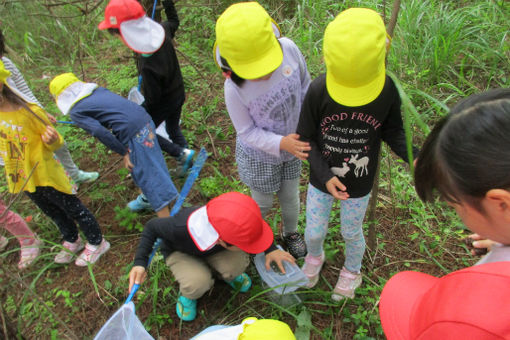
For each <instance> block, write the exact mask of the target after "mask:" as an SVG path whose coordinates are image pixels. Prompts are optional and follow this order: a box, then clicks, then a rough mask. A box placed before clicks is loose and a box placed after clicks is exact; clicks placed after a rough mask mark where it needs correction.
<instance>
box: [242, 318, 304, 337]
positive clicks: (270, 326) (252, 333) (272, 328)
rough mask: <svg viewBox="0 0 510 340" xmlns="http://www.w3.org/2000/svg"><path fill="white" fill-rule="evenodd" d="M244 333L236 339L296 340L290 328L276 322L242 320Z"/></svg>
mask: <svg viewBox="0 0 510 340" xmlns="http://www.w3.org/2000/svg"><path fill="white" fill-rule="evenodd" d="M243 325H244V331H243V332H242V333H241V334H240V335H239V337H238V338H237V339H238V340H263V339H264V340H265V339H278V340H296V337H295V336H294V333H292V330H291V329H290V327H289V326H288V325H287V324H286V323H285V322H281V321H278V320H271V319H262V320H257V318H247V319H245V320H243Z"/></svg>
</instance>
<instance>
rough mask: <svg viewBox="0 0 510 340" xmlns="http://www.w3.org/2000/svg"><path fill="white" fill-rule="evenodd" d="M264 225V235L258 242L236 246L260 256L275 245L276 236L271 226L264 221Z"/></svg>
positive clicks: (262, 234)
mask: <svg viewBox="0 0 510 340" xmlns="http://www.w3.org/2000/svg"><path fill="white" fill-rule="evenodd" d="M262 223H263V226H262V233H261V235H260V237H259V238H258V239H257V240H255V241H252V242H250V243H248V244H236V246H237V247H238V248H239V249H241V250H242V251H244V252H246V253H248V254H258V253H262V252H263V251H266V250H267V249H268V248H269V247H270V246H271V244H272V243H273V241H274V235H273V230H272V229H271V227H270V226H269V224H267V222H266V221H264V220H262Z"/></svg>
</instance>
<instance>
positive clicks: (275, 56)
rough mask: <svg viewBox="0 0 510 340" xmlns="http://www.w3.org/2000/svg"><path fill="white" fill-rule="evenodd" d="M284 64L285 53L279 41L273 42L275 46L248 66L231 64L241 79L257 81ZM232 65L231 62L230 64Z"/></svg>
mask: <svg viewBox="0 0 510 340" xmlns="http://www.w3.org/2000/svg"><path fill="white" fill-rule="evenodd" d="M282 62H283V51H282V48H281V46H280V43H279V42H278V40H277V39H276V37H275V39H274V40H273V46H272V47H271V48H270V49H269V50H268V51H267V53H266V54H265V55H264V56H263V57H261V58H258V59H257V60H256V61H254V62H251V63H246V64H239V63H237V64H235V65H234V64H231V65H230V67H231V68H232V71H234V72H235V73H236V74H237V75H238V76H239V77H241V78H244V79H248V80H250V79H257V78H260V77H263V76H265V75H268V74H269V73H271V72H273V71H274V70H276V69H277V68H278V67H279V66H280V65H281V64H282ZM229 64H230V62H229Z"/></svg>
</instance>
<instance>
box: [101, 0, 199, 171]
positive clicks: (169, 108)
mask: <svg viewBox="0 0 510 340" xmlns="http://www.w3.org/2000/svg"><path fill="white" fill-rule="evenodd" d="M165 27H166V28H167V29H166V30H165ZM99 29H108V30H109V31H110V32H112V33H114V34H118V35H119V36H120V38H121V40H122V42H123V43H124V44H125V45H126V46H127V47H129V48H130V49H131V50H133V51H134V52H136V53H137V56H138V59H137V66H138V70H139V73H140V75H141V76H142V92H143V95H144V97H145V102H144V103H143V104H142V105H143V106H144V107H145V109H146V110H147V112H148V113H149V115H150V116H151V117H152V120H153V121H154V124H155V125H156V127H158V126H159V125H160V124H161V123H162V122H163V121H164V122H165V126H166V131H167V133H168V135H169V136H170V139H171V141H168V140H167V139H165V138H163V137H161V136H159V135H158V142H159V143H160V145H161V149H162V150H163V151H165V152H167V153H168V154H170V156H172V157H174V158H176V159H177V161H178V163H179V164H180V166H181V169H180V171H179V174H180V175H181V176H183V175H184V174H185V173H186V171H187V170H188V168H189V167H191V165H192V163H193V155H194V154H195V151H194V150H191V149H189V148H188V143H187V141H186V139H185V138H184V135H183V134H182V132H181V128H180V126H179V121H180V118H181V109H182V105H183V104H184V100H185V93H184V83H183V80H182V74H181V69H180V66H179V61H178V59H177V55H176V54H175V49H174V46H173V44H172V40H171V39H172V30H173V29H174V28H172V25H171V24H169V23H168V22H166V23H163V24H162V25H160V24H158V23H157V22H155V21H153V20H151V19H149V18H148V17H147V16H146V15H145V11H144V9H143V7H142V6H141V5H140V3H139V2H138V1H136V0H111V1H110V2H109V3H108V5H107V6H106V8H105V19H104V20H103V21H102V22H101V23H100V24H99ZM175 29H176V28H175Z"/></svg>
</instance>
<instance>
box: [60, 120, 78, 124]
mask: <svg viewBox="0 0 510 340" xmlns="http://www.w3.org/2000/svg"><path fill="white" fill-rule="evenodd" d="M57 123H60V124H73V125H74V122H68V121H67V120H57Z"/></svg>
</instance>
